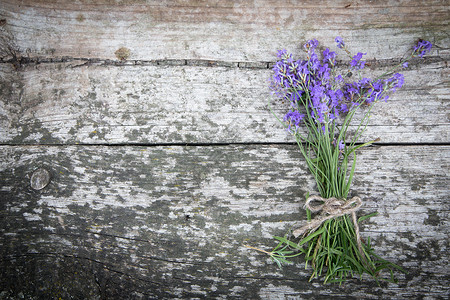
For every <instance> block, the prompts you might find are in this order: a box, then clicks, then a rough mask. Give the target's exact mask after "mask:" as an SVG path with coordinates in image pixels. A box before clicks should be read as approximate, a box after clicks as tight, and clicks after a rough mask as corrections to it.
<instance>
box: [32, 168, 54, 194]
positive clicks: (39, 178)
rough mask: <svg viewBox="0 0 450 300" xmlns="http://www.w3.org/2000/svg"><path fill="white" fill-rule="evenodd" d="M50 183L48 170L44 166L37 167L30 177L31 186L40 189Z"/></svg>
mask: <svg viewBox="0 0 450 300" xmlns="http://www.w3.org/2000/svg"><path fill="white" fill-rule="evenodd" d="M49 183H50V172H49V171H47V170H46V169H44V168H39V169H37V170H36V171H34V172H33V174H32V175H31V179H30V184H31V188H33V189H35V190H42V189H43V188H45V187H46V186H47V185H48V184H49Z"/></svg>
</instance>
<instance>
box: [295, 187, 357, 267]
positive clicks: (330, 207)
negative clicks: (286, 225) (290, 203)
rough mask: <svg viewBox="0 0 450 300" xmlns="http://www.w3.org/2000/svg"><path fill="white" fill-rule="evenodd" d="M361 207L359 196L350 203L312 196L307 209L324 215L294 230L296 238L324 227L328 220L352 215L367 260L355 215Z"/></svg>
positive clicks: (349, 201) (306, 204)
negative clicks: (318, 202) (315, 202)
mask: <svg viewBox="0 0 450 300" xmlns="http://www.w3.org/2000/svg"><path fill="white" fill-rule="evenodd" d="M313 201H320V202H323V204H318V205H313V204H312V203H311V202H313ZM361 205H362V201H361V198H359V197H357V196H356V197H353V198H352V199H350V200H348V201H345V200H340V199H337V198H334V197H333V198H328V199H326V198H322V197H320V196H317V195H313V196H310V197H308V199H307V200H306V203H305V208H307V209H309V210H310V211H311V212H319V211H322V213H321V214H320V215H319V216H317V217H316V218H314V219H313V220H311V221H310V222H308V223H307V224H306V225H304V226H302V227H300V228H298V229H296V230H294V232H293V235H294V237H298V236H300V235H303V234H305V233H307V232H313V231H315V230H316V229H317V228H319V226H320V225H322V223H323V222H325V221H326V220H329V219H332V218H336V217H340V216H344V215H349V214H351V215H352V219H353V225H354V226H355V234H356V243H357V245H358V250H359V252H360V253H361V256H362V257H363V258H364V259H365V255H364V251H363V249H362V243H361V236H360V235H359V226H358V220H357V219H356V213H355V212H356V211H357V210H358V209H359V208H360V207H361Z"/></svg>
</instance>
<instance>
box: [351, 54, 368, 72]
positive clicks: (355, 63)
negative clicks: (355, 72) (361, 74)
mask: <svg viewBox="0 0 450 300" xmlns="http://www.w3.org/2000/svg"><path fill="white" fill-rule="evenodd" d="M366 54H367V53H361V52H358V54H356V55H355V56H353V60H352V61H351V62H350V65H351V66H352V67H354V68H356V66H358V64H359V68H360V69H363V68H364V64H365V62H364V61H363V62H360V60H361V58H362V57H363V55H366Z"/></svg>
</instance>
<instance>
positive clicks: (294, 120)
mask: <svg viewBox="0 0 450 300" xmlns="http://www.w3.org/2000/svg"><path fill="white" fill-rule="evenodd" d="M304 117H305V115H303V114H300V113H299V112H298V111H297V110H295V111H290V112H288V113H287V114H286V115H285V116H284V118H283V120H284V121H285V122H288V123H289V127H288V130H289V131H291V126H292V124H293V125H294V126H295V129H296V130H297V128H298V127H299V126H300V122H301V121H302V120H303V118H304Z"/></svg>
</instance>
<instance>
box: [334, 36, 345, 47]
mask: <svg viewBox="0 0 450 300" xmlns="http://www.w3.org/2000/svg"><path fill="white" fill-rule="evenodd" d="M334 41H335V42H336V43H337V46H338V48H344V46H345V44H344V41H343V40H342V38H341V37H340V36H337V37H336V38H335V39H334Z"/></svg>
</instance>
